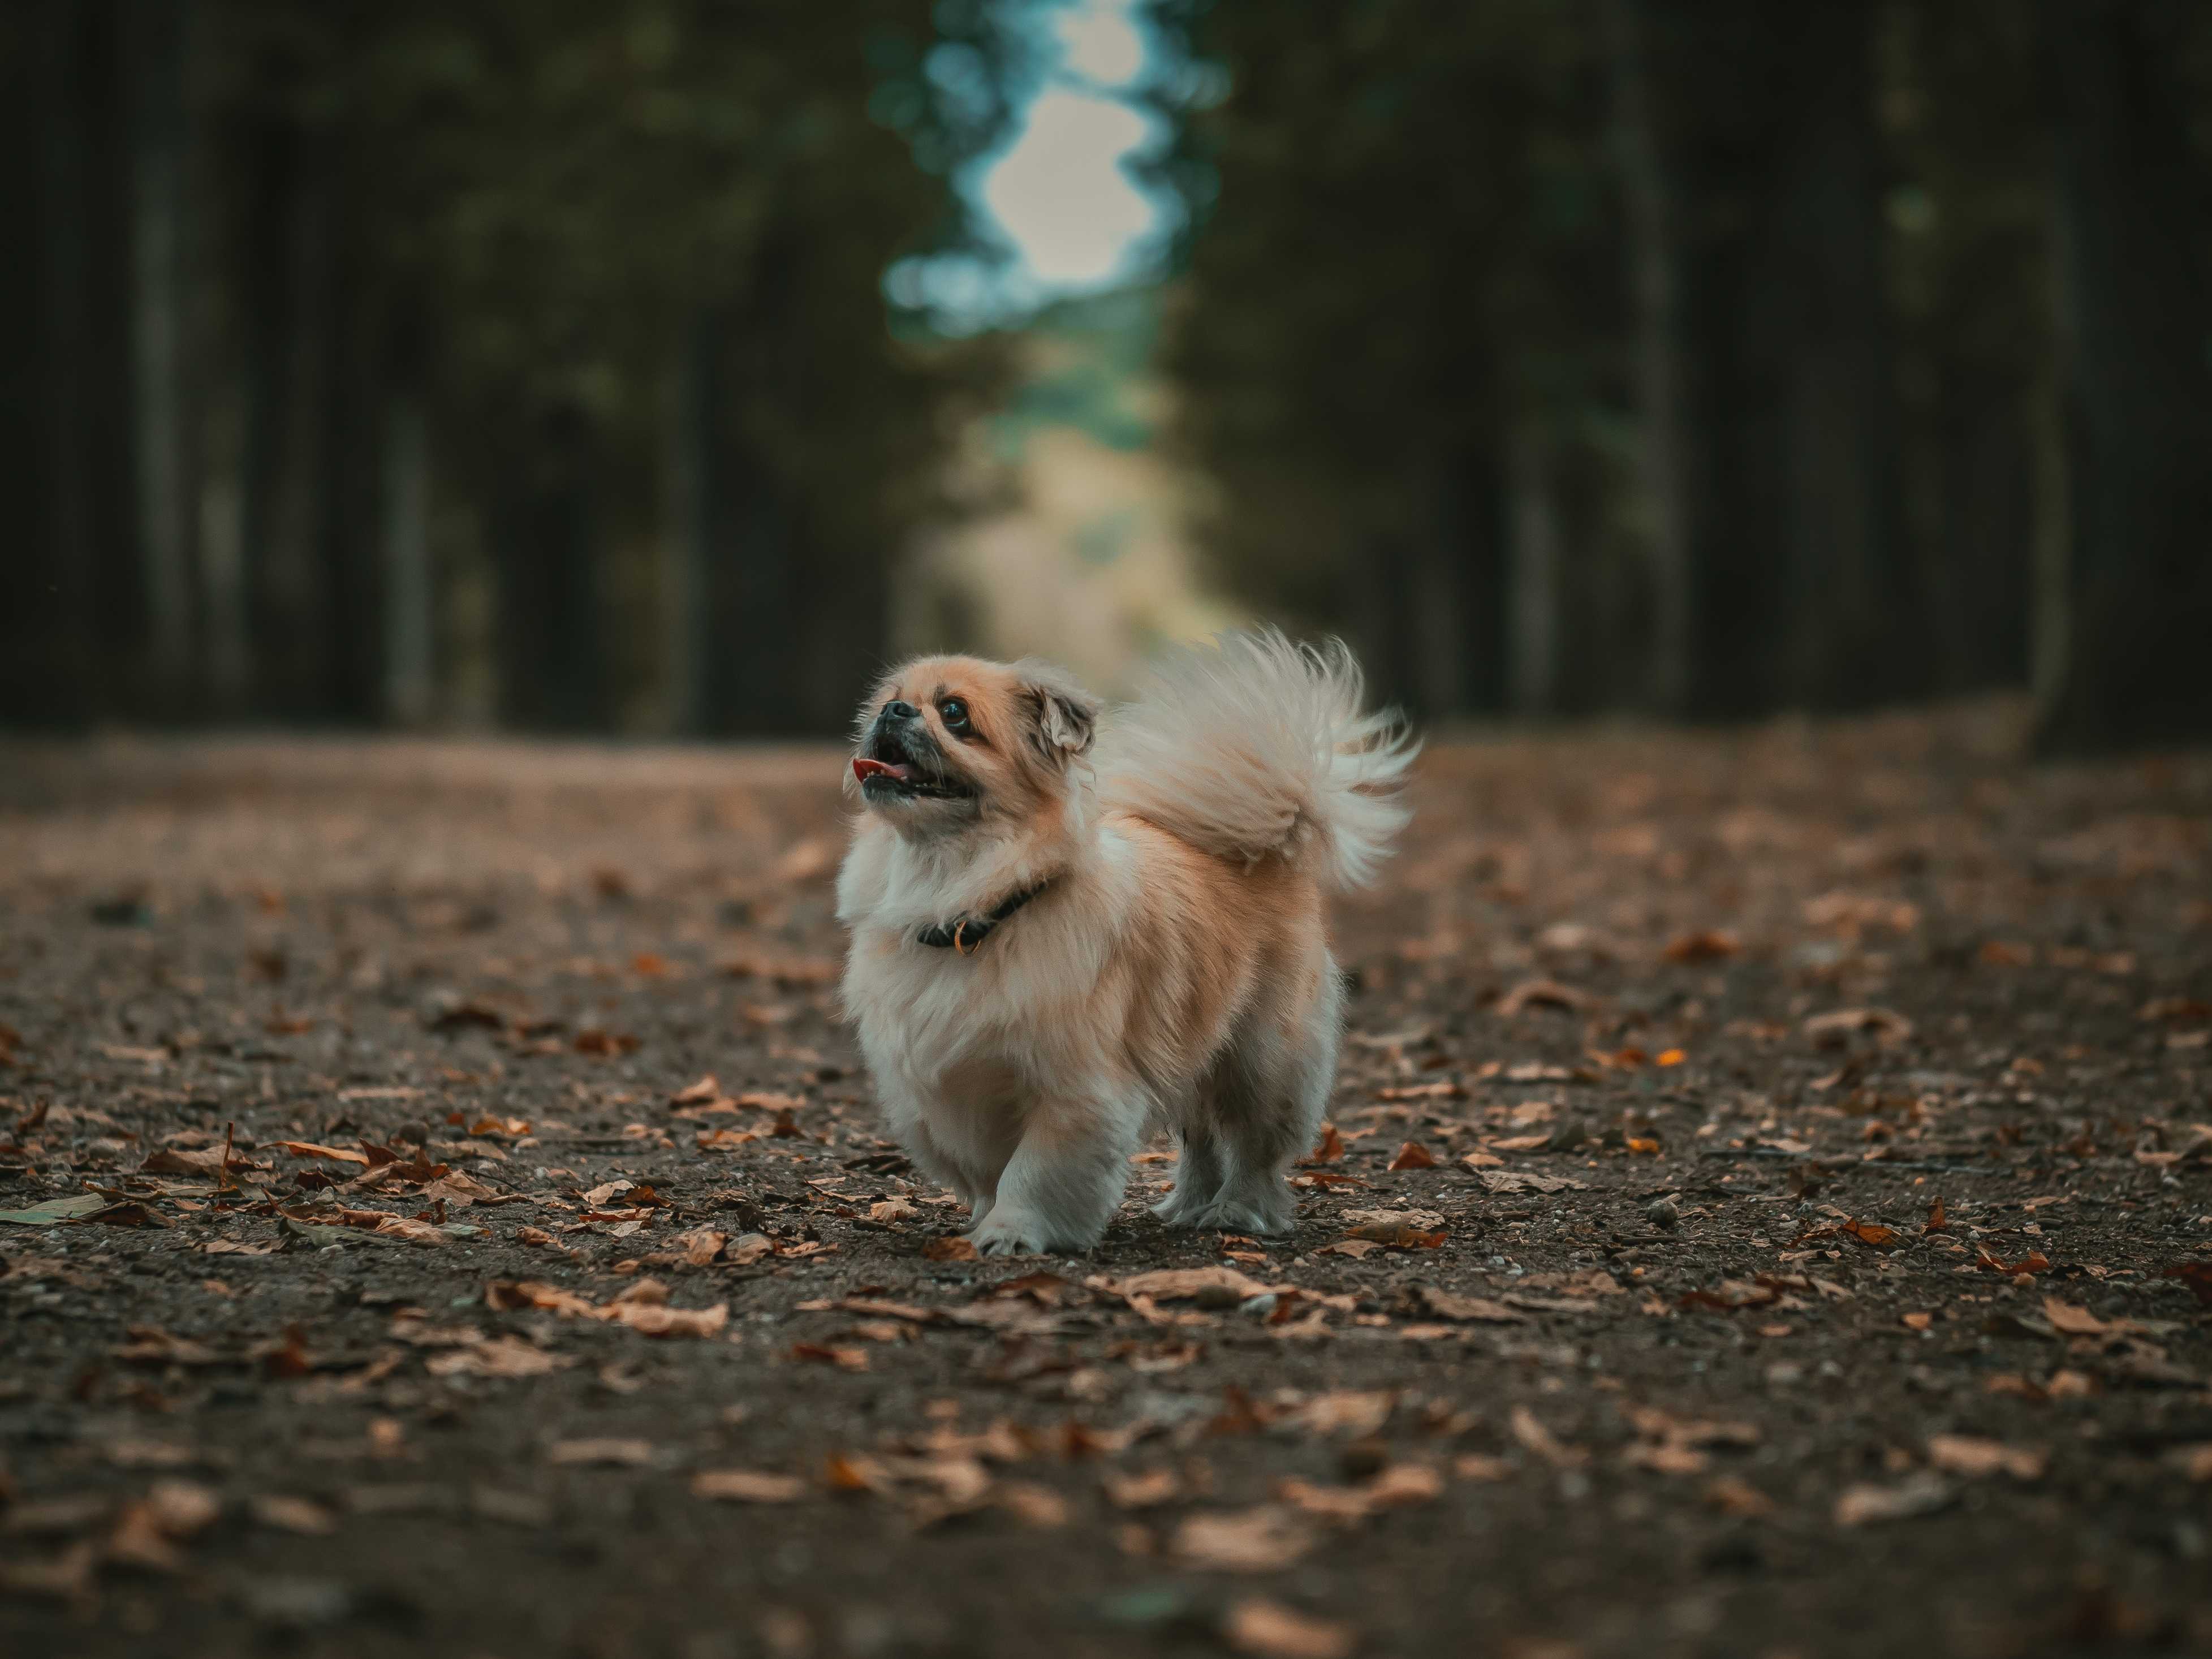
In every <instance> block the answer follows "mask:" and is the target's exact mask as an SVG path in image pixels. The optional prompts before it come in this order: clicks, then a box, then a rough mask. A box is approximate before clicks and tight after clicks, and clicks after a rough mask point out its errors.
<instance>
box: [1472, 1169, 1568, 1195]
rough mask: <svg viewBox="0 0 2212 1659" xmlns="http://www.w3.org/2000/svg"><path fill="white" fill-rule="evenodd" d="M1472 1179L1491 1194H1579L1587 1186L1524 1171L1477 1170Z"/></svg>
mask: <svg viewBox="0 0 2212 1659" xmlns="http://www.w3.org/2000/svg"><path fill="white" fill-rule="evenodd" d="M1474 1178H1475V1179H1476V1180H1477V1181H1480V1182H1481V1183H1482V1184H1483V1185H1484V1186H1485V1187H1486V1188H1489V1189H1490V1190H1491V1191H1492V1192H1493V1193H1569V1192H1572V1193H1579V1192H1582V1191H1584V1190H1585V1189H1586V1188H1587V1186H1588V1183H1587V1182H1580V1181H1577V1180H1576V1179H1575V1178H1574V1177H1573V1176H1556V1175H1537V1174H1535V1173H1534V1172H1533V1171H1530V1170H1476V1171H1475V1172H1474Z"/></svg>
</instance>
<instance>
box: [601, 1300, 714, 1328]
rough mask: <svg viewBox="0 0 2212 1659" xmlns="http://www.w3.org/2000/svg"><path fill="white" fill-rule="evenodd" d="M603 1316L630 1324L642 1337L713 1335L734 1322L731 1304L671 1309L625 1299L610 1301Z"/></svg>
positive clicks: (620, 1322)
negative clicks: (731, 1321) (731, 1316)
mask: <svg viewBox="0 0 2212 1659" xmlns="http://www.w3.org/2000/svg"><path fill="white" fill-rule="evenodd" d="M600 1317H602V1318H605V1319H612V1320H614V1321H615V1322H617V1323H619V1324H622V1325H625V1326H627V1327H629V1328H630V1329H631V1330H634V1331H635V1332H636V1333H637V1334H639V1335H640V1336H699V1337H705V1336H713V1335H715V1334H717V1333H719V1332H720V1330H721V1329H722V1328H723V1327H724V1326H726V1325H727V1324H728V1323H729V1322H730V1304H728V1303H726V1302H717V1303H715V1304H714V1306H712V1307H711V1308H670V1307H665V1306H663V1305H661V1304H657V1303H640V1302H623V1301H620V1300H619V1299H617V1301H615V1302H611V1303H610V1304H607V1307H606V1310H605V1312H604V1313H602V1314H601V1316H600Z"/></svg>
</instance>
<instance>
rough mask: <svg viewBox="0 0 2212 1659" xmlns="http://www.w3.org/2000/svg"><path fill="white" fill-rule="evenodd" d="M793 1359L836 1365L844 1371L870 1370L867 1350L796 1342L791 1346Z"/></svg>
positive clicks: (819, 1343)
mask: <svg viewBox="0 0 2212 1659" xmlns="http://www.w3.org/2000/svg"><path fill="white" fill-rule="evenodd" d="M791 1357H792V1358H793V1359H798V1360H803V1361H808V1362H811V1363H812V1364H818V1365H835V1366H836V1367H837V1369H838V1370H844V1371H864V1370H867V1369H868V1351H867V1350H866V1348H851V1347H832V1346H829V1345H827V1344H825V1343H821V1342H794V1343H793V1344H792V1345H791Z"/></svg>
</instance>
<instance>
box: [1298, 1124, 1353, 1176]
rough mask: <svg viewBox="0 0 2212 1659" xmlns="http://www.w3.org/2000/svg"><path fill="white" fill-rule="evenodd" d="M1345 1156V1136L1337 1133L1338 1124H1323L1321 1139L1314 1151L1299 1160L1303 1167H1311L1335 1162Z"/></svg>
mask: <svg viewBox="0 0 2212 1659" xmlns="http://www.w3.org/2000/svg"><path fill="white" fill-rule="evenodd" d="M1343 1156H1344V1137H1343V1136H1341V1135H1340V1134H1339V1133H1337V1132H1336V1125H1334V1123H1324V1124H1322V1126H1321V1141H1320V1144H1319V1145H1317V1146H1315V1148H1314V1149H1313V1151H1311V1152H1308V1153H1307V1154H1306V1155H1305V1156H1304V1158H1300V1159H1299V1160H1298V1164H1299V1166H1300V1167H1301V1168H1306V1169H1310V1168H1311V1167H1313V1166H1314V1165H1315V1164H1334V1163H1336V1162H1338V1161H1339V1160H1340V1159H1341V1158H1343Z"/></svg>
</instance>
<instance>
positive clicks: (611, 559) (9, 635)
mask: <svg viewBox="0 0 2212 1659" xmlns="http://www.w3.org/2000/svg"><path fill="white" fill-rule="evenodd" d="M1011 46H1018V39H1017V38H1016V37H1012V36H1010V35H1008V34H1007V33H1006V32H1005V31H1003V30H1001V29H999V28H997V27H994V26H992V23H991V18H990V9H989V7H988V5H987V3H986V0H939V3H937V4H935V5H934V6H932V5H930V4H928V3H926V0H748V3H745V4H744V5H733V4H726V3H714V0H617V3H610V0H592V3H579V0H441V3H422V0H379V3H367V0H344V3H329V4H321V3H319V4H315V5H310V6H301V5H297V4H294V3H289V0H27V3H22V4H19V5H12V6H10V7H9V8H7V9H5V12H4V18H0V65H4V70H0V73H4V75H5V77H6V85H5V94H4V105H3V107H4V115H0V119H4V120H5V121H6V122H7V123H8V124H9V126H10V127H12V129H13V131H10V132H9V136H8V142H7V145H6V153H7V154H8V155H12V156H15V157H20V158H22V160H21V164H20V165H17V166H13V167H8V168H6V169H5V171H4V173H0V189H4V190H6V191H9V200H8V201H7V203H6V204H5V212H6V214H7V216H8V218H9V221H10V222H12V223H15V224H16V225H20V226H30V227H34V233H33V234H32V235H31V236H29V237H28V238H27V239H26V240H27V244H28V246H31V247H32V248H33V249H35V251H36V254H37V257H36V258H35V259H31V260H21V261H11V262H9V265H8V267H7V269H6V271H5V275H4V276H0V280H4V281H5V282H7V283H10V284H13V285H14V286H13V289H12V290H11V291H10V292H9V295H8V304H9V310H10V313H11V314H12V315H15V316H18V317H26V318H35V319H36V325H35V326H34V327H33V328H31V329H28V330H15V331H10V334H9V361H8V362H6V364H5V367H4V371H0V372H4V393H3V394H0V422H4V423H5V431H4V435H0V456H4V457H5V458H6V459H5V461H4V465H7V466H9V468H10V469H12V479H11V485H12V487H11V488H10V489H9V495H11V497H13V498H14V500H15V501H17V502H18V503H19V507H18V510H17V513H16V515H15V516H16V520H17V523H18V525H19V526H21V530H20V531H19V535H20V537H21V539H20V540H19V542H18V543H17V545H18V547H19V549H20V552H19V553H18V555H17V557H18V559H19V560H20V561H21V564H22V565H23V566H25V567H27V568H19V569H18V570H17V571H16V572H15V573H14V574H13V576H12V578H11V580H10V582H9V587H10V589H11V590H12V597H11V600H10V603H9V605H8V606H7V607H6V609H5V613H4V617H5V619H4V621H0V718H8V719H13V720H29V721H33V722H42V723H56V722H59V723H68V722H71V721H75V720H82V719H84V718H87V717H120V718H127V719H141V720H143V719H147V718H155V719H160V718H170V717H180V718H198V719H218V720H219V719H238V718H241V717H245V718H253V719H260V720H267V719H275V720H299V721H311V722H317V723H334V722H335V723H367V722H377V721H390V722H394V723H403V724H405V723H419V722H422V721H425V720H432V719H453V718H460V719H462V720H471V721H475V722H478V723H481V722H483V721H485V720H498V721H501V722H502V723H505V724H507V725H511V726H518V727H522V728H526V729H569V730H591V729H605V728H609V727H618V728H644V729H661V730H678V731H691V732H764V733H766V732H791V731H793V730H813V731H819V730H824V729H829V728H830V727H832V726H836V725H839V724H842V721H843V720H844V719H845V718H846V716H847V714H848V711H849V708H850V706H851V702H852V699H853V696H854V689H855V688H856V687H858V686H859V685H860V684H863V683H864V681H865V679H866V678H867V677H868V676H870V675H871V674H872V673H873V672H874V671H875V670H876V668H877V666H878V663H879V662H880V660H881V659H882V657H883V655H884V649H885V640H884V615H885V612H886V601H885V598H884V592H883V586H884V568H885V566H884V550H885V549H886V548H887V547H890V546H893V545H895V544H896V543H897V542H898V541H899V539H900V538H902V537H904V536H907V535H909V534H911V533H912V529H913V526H915V525H917V524H918V523H921V522H924V521H926V520H928V519H929V518H930V517H931V516H932V515H933V513H939V512H941V511H943V510H945V507H946V505H947V503H946V502H945V500H944V499H943V498H944V496H945V489H946V484H947V480H948V477H949V476H950V474H949V469H948V465H947V458H948V453H949V451H950V449H951V445H952V442H953V441H954V438H955V437H956V436H957V424H958V422H957V410H959V409H960V408H961V407H962V406H963V404H965V403H969V402H974V401H975V400H978V399H981V398H987V397H988V396H989V395H990V393H991V390H992V388H993V386H994V384H995V370H994V362H995V360H996V357H997V356H998V355H999V352H998V349H997V348H996V346H995V344H994V343H992V342H989V341H980V342H970V343H965V344H961V345H952V344H946V343H934V344H933V343H931V342H929V341H928V340H927V339H924V338H921V337H919V336H916V337H913V338H900V337H894V334H893V332H892V331H891V329H890V326H889V323H890V320H891V319H887V317H886V314H885V308H884V299H883V295H882V287H881V284H882V277H883V273H884V268H885V266H886V265H887V264H889V263H890V261H891V260H892V259H893V258H895V257H896V256H898V255H900V254H902V253H908V252H913V251H915V250H916V249H918V248H927V247H932V246H949V245H954V244H957V242H958V241H959V240H961V239H962V238H963V235H964V234H965V226H964V222H963V221H964V210H963V207H962V204H961V203H960V202H959V200H958V199H957V197H956V196H955V194H954V193H953V191H952V190H951V185H950V184H949V183H948V176H949V174H950V173H951V170H952V169H953V168H954V167H956V166H957V164H958V163H959V162H960V161H962V160H963V159H964V158H965V157H966V156H968V155H971V154H974V153H975V152H976V151H978V150H980V149H983V148H985V147H987V145H989V144H990V143H993V142H994V140H995V139H996V137H998V134H999V132H1000V129H1001V127H1002V126H1003V125H1004V122H1005V119H1006V106H1005V105H1004V104H1003V103H1002V102H1001V101H1000V94H1001V88H1006V87H1008V86H1011V85H1013V84H1015V76H1014V73H1013V70H1012V66H1011V65H1010V64H1004V63H998V62H994V61H992V59H991V57H990V54H992V53H994V52H999V51H1000V50H1002V49H1005V48H1008V47H1011ZM926 59H927V62H928V64H930V65H931V66H932V69H931V70H930V72H927V73H926V72H925V60H926Z"/></svg>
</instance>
